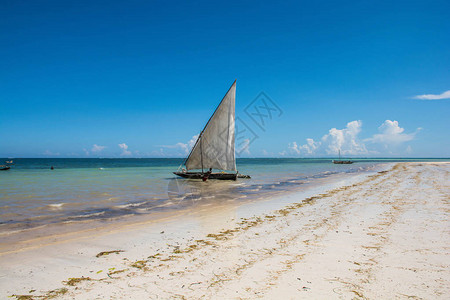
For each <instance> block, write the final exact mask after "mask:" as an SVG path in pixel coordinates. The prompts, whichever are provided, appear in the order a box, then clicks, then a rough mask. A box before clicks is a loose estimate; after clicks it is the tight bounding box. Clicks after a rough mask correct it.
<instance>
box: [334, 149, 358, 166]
mask: <svg viewBox="0 0 450 300" xmlns="http://www.w3.org/2000/svg"><path fill="white" fill-rule="evenodd" d="M352 163H353V162H352V161H351V160H341V149H339V160H333V164H339V165H349V164H352Z"/></svg>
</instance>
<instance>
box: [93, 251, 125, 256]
mask: <svg viewBox="0 0 450 300" xmlns="http://www.w3.org/2000/svg"><path fill="white" fill-rule="evenodd" d="M120 252H125V251H124V250H112V251H102V252H100V253H98V254H97V255H96V256H95V257H97V258H98V257H101V256H105V255H110V254H112V253H115V254H119V253H120Z"/></svg>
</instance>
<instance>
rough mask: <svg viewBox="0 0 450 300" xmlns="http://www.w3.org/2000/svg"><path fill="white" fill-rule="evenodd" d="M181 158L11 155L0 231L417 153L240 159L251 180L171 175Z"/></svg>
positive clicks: (265, 186)
mask: <svg viewBox="0 0 450 300" xmlns="http://www.w3.org/2000/svg"><path fill="white" fill-rule="evenodd" d="M182 161H183V160H182V159H15V160H14V163H15V164H14V165H13V167H12V168H11V170H8V171H1V172H0V232H5V231H8V230H17V229H26V228H32V227H35V226H40V225H45V224H51V223H53V224H54V223H64V222H77V221H84V220H88V219H96V220H110V219H113V218H120V217H121V216H129V215H142V214H148V215H151V214H152V213H153V212H157V211H170V210H178V209H184V208H186V207H189V206H192V205H194V204H195V203H199V202H200V203H217V202H221V201H247V200H249V199H253V200H254V199H256V200H257V199H259V198H261V197H264V196H267V195H271V194H273V193H277V192H284V191H287V190H290V189H295V188H299V187H301V186H302V185H304V184H305V183H311V182H313V181H314V180H316V179H319V178H324V177H328V176H332V175H335V174H340V173H357V172H366V171H370V170H372V169H373V168H374V167H375V166H377V165H378V164H380V163H386V162H395V161H418V160H387V159H370V160H369V159H366V160H355V163H354V164H352V165H334V164H332V163H331V159H269V158H266V159H256V158H255V159H238V162H237V167H238V169H239V171H240V173H241V174H249V175H251V176H252V178H251V179H239V180H238V181H207V182H201V181H195V180H186V179H179V178H177V177H176V176H175V175H173V174H172V172H173V171H176V169H177V168H178V166H179V165H180V164H181V163H182ZM422 161H423V160H422ZM439 161H442V159H441V160H439ZM51 166H53V167H54V170H50V167H51Z"/></svg>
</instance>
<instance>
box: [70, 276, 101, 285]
mask: <svg viewBox="0 0 450 300" xmlns="http://www.w3.org/2000/svg"><path fill="white" fill-rule="evenodd" d="M97 274H98V273H97ZM90 280H92V279H91V278H90V277H84V276H81V277H78V278H76V277H73V278H69V279H68V280H67V281H63V284H65V285H70V286H75V285H77V283H80V282H82V281H90Z"/></svg>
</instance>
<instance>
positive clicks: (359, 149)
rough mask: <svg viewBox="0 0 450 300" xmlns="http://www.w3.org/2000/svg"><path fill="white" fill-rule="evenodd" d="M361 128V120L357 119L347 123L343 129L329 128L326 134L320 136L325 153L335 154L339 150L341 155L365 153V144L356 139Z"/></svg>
mask: <svg viewBox="0 0 450 300" xmlns="http://www.w3.org/2000/svg"><path fill="white" fill-rule="evenodd" d="M361 128H362V122H361V121H359V120H358V121H351V122H349V123H347V126H346V127H345V128H344V129H336V128H331V129H330V130H329V131H328V134H326V135H324V136H323V137H322V144H323V145H325V147H326V149H325V151H326V153H327V154H332V155H335V154H338V152H339V150H340V151H341V154H343V155H361V154H367V153H368V151H367V149H366V146H365V145H364V143H362V142H360V141H359V139H358V134H359V133H360V132H361Z"/></svg>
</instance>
